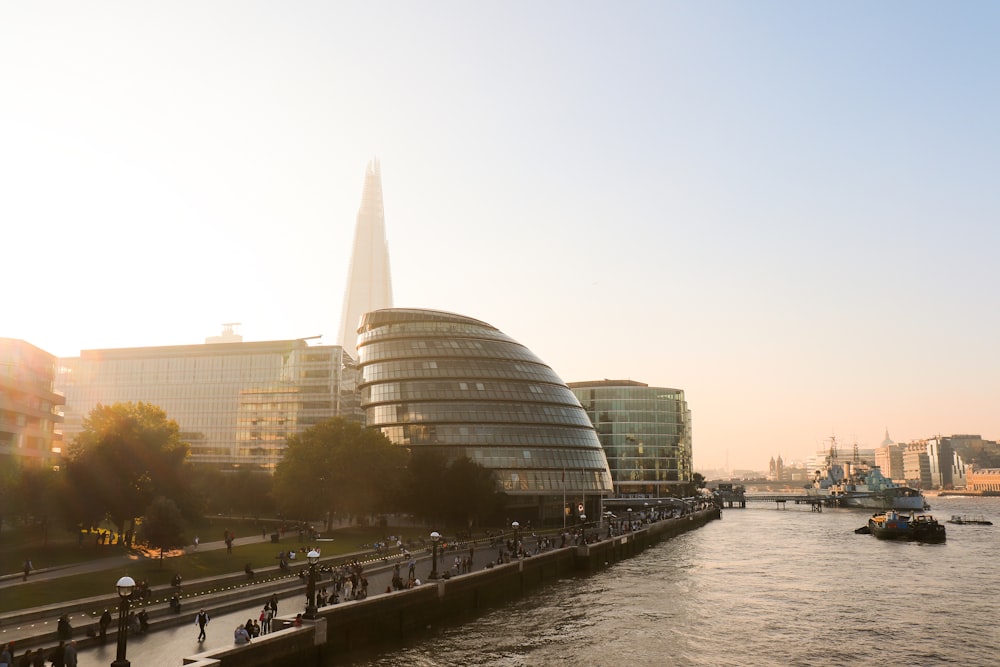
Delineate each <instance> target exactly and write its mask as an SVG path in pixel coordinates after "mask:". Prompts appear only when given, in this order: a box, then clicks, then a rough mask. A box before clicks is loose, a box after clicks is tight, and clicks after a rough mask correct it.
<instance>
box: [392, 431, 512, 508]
mask: <svg viewBox="0 0 1000 667" xmlns="http://www.w3.org/2000/svg"><path fill="white" fill-rule="evenodd" d="M407 473H408V474H407V481H406V489H405V491H404V493H403V505H404V506H405V507H406V510H407V511H408V512H410V513H411V514H415V515H417V516H420V517H423V518H425V519H429V520H430V521H431V522H437V521H441V520H444V521H447V522H449V523H451V524H452V525H460V526H463V527H469V526H471V525H472V524H473V523H475V522H477V521H481V520H482V519H484V518H486V517H489V516H491V515H493V514H494V513H495V512H497V511H498V510H499V509H500V508H501V507H502V506H503V504H504V501H505V496H504V494H503V493H501V492H500V491H499V490H498V488H497V483H496V478H495V477H494V476H493V473H492V472H490V471H489V470H488V469H486V468H484V467H483V466H482V465H480V464H478V463H476V462H474V461H472V460H471V459H469V458H467V457H464V456H463V457H461V458H459V459H456V460H455V461H452V462H450V463H449V462H448V459H447V458H446V456H445V455H444V454H443V453H442V452H440V451H438V450H435V449H418V450H417V451H415V452H414V453H413V455H412V456H411V457H410V465H409V467H408V469H407Z"/></svg>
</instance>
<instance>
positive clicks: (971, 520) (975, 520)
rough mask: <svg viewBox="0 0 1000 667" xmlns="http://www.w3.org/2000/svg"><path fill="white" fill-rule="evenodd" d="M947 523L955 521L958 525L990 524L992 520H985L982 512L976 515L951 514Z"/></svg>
mask: <svg viewBox="0 0 1000 667" xmlns="http://www.w3.org/2000/svg"><path fill="white" fill-rule="evenodd" d="M948 523H956V524H958V525H960V526H962V525H972V526H992V525H993V522H992V521H987V519H986V517H984V516H983V515H982V514H979V515H977V516H969V515H968V514H962V515H959V514H952V515H951V518H950V519H948Z"/></svg>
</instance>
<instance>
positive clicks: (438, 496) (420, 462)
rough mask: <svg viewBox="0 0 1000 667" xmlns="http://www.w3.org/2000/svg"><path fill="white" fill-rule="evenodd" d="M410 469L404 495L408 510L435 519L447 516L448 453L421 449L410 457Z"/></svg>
mask: <svg viewBox="0 0 1000 667" xmlns="http://www.w3.org/2000/svg"><path fill="white" fill-rule="evenodd" d="M406 472H407V475H406V487H405V489H404V490H403V492H402V494H401V495H402V499H401V500H402V503H401V504H402V506H403V507H404V508H405V511H406V512H407V513H408V514H414V515H416V516H419V517H422V518H424V519H429V520H431V521H432V522H434V521H437V520H439V519H442V518H444V516H445V513H446V512H447V507H448V498H449V497H448V494H447V486H446V485H445V484H444V483H443V481H444V479H445V477H446V476H447V474H448V460H447V459H446V458H445V456H444V454H443V453H441V452H440V451H438V450H436V449H429V448H418V449H416V451H414V452H413V453H412V455H411V456H410V463H409V466H407V470H406Z"/></svg>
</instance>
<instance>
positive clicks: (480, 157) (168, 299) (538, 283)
mask: <svg viewBox="0 0 1000 667" xmlns="http://www.w3.org/2000/svg"><path fill="white" fill-rule="evenodd" d="M998 24H1000V5H997V4H991V3H959V4H940V3H929V2H918V3H907V4H903V3H901V2H888V3H880V4H875V5H858V4H847V5H845V4H814V3H795V2H782V1H774V2H765V3H738V2H725V1H723V2H718V3H694V2H691V3H671V2H643V1H638V2H634V3H627V4H625V5H601V4H588V3H584V4H580V3H573V2H568V1H564V0H555V1H554V2H550V3H541V4H538V3H528V2H521V1H518V0H514V1H513V2H505V3H498V2H489V1H488V0H487V2H483V3H474V4H468V3H458V2H451V1H449V0H445V2H444V4H436V5H431V6H428V5H424V4H414V3H406V2H397V1H393V0H388V1H387V2H381V3H363V2H351V1H347V2H342V3H324V2H319V1H303V2H297V3H293V4H292V5H280V4H268V3H261V4H254V3H249V4H248V3H244V2H235V1H234V0H220V1H219V2H213V3H211V4H210V5H205V4H204V3H194V2H191V1H190V0H180V1H179V2H174V3H169V4H161V5H134V4H133V5H122V4H120V3H113V4H112V3H106V2H102V1H101V0H98V1H97V2H94V3H87V4H86V5H81V4H79V3H71V2H66V1H65V0H54V1H53V2H51V3H44V4H37V3H6V4H4V5H3V6H0V59H2V61H3V62H4V63H5V66H4V67H3V68H2V69H0V86H2V87H3V89H4V90H6V91H9V93H10V94H9V95H8V96H7V98H6V99H5V103H4V104H3V105H0V121H2V122H0V145H2V146H3V147H4V148H3V151H0V182H3V184H4V196H3V197H2V198H0V220H3V223H2V231H0V247H2V248H3V250H5V252H4V253H3V256H4V265H3V266H4V269H5V273H4V275H5V278H6V283H5V284H7V285H8V289H7V290H6V291H5V297H6V299H5V303H4V307H3V308H2V309H0V336H7V337H12V338H19V339H23V340H25V341H28V342H29V343H31V344H32V345H35V346H37V347H39V348H41V349H43V350H46V351H47V352H50V353H52V354H54V355H57V356H63V357H65V356H76V355H78V354H79V353H80V351H81V350H87V349H107V348H121V347H141V346H158V345H184V344H195V343H200V342H201V341H202V340H203V339H204V338H205V337H206V336H209V335H213V334H215V333H217V332H218V330H219V325H220V323H226V322H242V323H243V325H242V327H241V333H242V334H243V336H244V338H245V340H247V341H267V340H283V339H290V338H297V337H310V336H317V335H322V336H323V338H322V341H323V342H324V343H327V344H330V343H334V342H335V341H336V340H337V336H338V333H339V331H340V329H341V319H343V318H342V317H341V309H342V305H343V303H342V301H341V297H342V295H343V294H344V290H345V287H346V285H345V283H344V281H345V276H347V274H348V258H349V255H350V252H349V249H350V247H351V240H352V234H353V230H354V223H355V221H356V217H357V213H358V193H359V192H362V190H363V187H364V165H366V164H367V163H368V161H369V160H371V158H372V157H373V156H378V158H379V159H380V160H381V161H382V164H383V165H384V167H385V168H384V171H383V172H382V173H381V176H382V181H383V185H384V190H383V194H384V210H385V217H386V219H387V220H388V226H389V229H388V243H389V245H390V246H391V248H392V252H393V257H392V270H393V292H394V294H393V297H394V298H393V303H394V305H395V306H398V307H412V308H430V309H437V310H444V311H449V312H454V313H459V314H462V315H465V316H468V317H472V318H476V319H480V320H482V321H487V322H490V323H491V324H493V325H494V326H496V327H498V328H499V329H501V330H502V331H504V332H505V333H507V334H508V335H510V336H511V337H512V338H514V339H515V340H518V341H520V342H521V343H523V344H524V345H526V346H527V347H529V348H530V349H531V350H532V351H534V352H535V353H536V354H537V355H538V356H539V357H540V358H541V359H544V360H545V362H546V363H547V364H548V365H550V366H551V367H552V368H553V370H554V371H555V372H556V373H558V375H559V376H560V377H561V378H562V379H563V380H565V381H566V382H580V381H588V380H597V379H603V378H608V379H615V380H618V379H624V380H627V379H635V380H641V381H642V382H646V383H649V384H650V385H651V386H663V387H678V388H681V389H683V390H684V392H685V399H686V401H687V402H688V405H689V407H690V410H691V414H692V425H693V430H692V448H693V457H694V467H695V470H700V469H707V468H720V467H722V466H723V465H724V464H725V463H726V462H727V461H728V466H729V467H730V468H757V467H758V466H760V462H766V461H767V460H768V459H769V457H770V456H771V455H773V454H777V453H779V452H780V453H782V454H785V455H792V456H798V455H802V454H805V453H806V452H809V451H812V450H815V449H817V448H818V447H821V446H822V443H823V442H824V441H825V440H826V439H827V438H829V436H830V435H831V434H835V435H836V436H837V437H838V439H840V440H841V441H843V442H852V441H853V440H854V439H855V438H856V439H857V440H858V441H859V443H861V444H862V445H868V446H871V445H875V444H877V443H878V442H880V441H881V439H882V434H883V432H884V429H885V428H888V429H889V430H890V432H891V433H892V435H893V438H894V439H896V440H897V441H900V442H904V441H909V440H913V439H917V438H926V437H931V436H934V435H937V434H945V435H947V434H952V433H978V434H981V435H982V436H983V437H984V438H988V439H997V438H1000V413H998V412H997V410H996V409H995V406H996V405H998V404H1000V385H998V383H997V382H996V379H995V378H997V377H1000V346H998V345H997V344H996V335H995V332H996V331H997V330H998V328H1000V307H998V306H1000V304H998V300H1000V277H998V272H997V271H996V268H995V267H996V258H995V255H996V248H998V247H1000V225H997V224H996V221H997V220H998V219H1000V200H998V198H997V197H996V194H995V193H996V192H997V191H998V189H1000V188H998V186H1000V183H998V174H1000V164H998V161H1000V157H998V156H1000V126H998V124H997V122H996V118H998V117H1000V89H998V87H997V86H996V85H995V79H996V71H997V70H998V69H1000V45H998V44H997V41H996V39H995V35H994V32H995V26H997V25H998Z"/></svg>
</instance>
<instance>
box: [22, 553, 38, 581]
mask: <svg viewBox="0 0 1000 667" xmlns="http://www.w3.org/2000/svg"><path fill="white" fill-rule="evenodd" d="M34 569H35V566H34V565H32V564H31V559H30V558H26V559H25V560H24V576H23V577H21V581H27V580H28V573H30V572H31V571H32V570H34Z"/></svg>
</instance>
